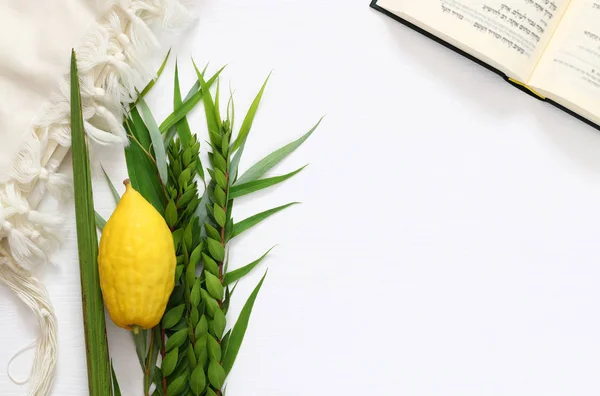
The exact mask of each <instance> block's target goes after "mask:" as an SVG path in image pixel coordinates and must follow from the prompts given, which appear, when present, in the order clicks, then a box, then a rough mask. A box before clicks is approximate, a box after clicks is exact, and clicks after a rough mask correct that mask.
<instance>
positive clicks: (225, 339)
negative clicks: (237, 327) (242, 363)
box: [221, 330, 231, 355]
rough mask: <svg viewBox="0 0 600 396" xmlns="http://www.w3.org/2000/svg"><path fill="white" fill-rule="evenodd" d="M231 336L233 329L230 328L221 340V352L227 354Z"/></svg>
mask: <svg viewBox="0 0 600 396" xmlns="http://www.w3.org/2000/svg"><path fill="white" fill-rule="evenodd" d="M229 337H231V330H228V331H227V333H225V335H224V336H223V339H222V340H221V354H222V355H225V354H226V353H227V347H228V346H229Z"/></svg>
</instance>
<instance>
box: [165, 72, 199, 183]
mask: <svg viewBox="0 0 600 396" xmlns="http://www.w3.org/2000/svg"><path fill="white" fill-rule="evenodd" d="M174 85H175V89H174V91H175V92H174V94H173V108H174V110H177V109H178V108H180V107H181V106H183V101H182V100H181V89H180V87H179V70H178V67H177V64H175V84H174ZM198 86H200V84H198ZM174 128H175V130H176V131H177V134H178V135H179V139H181V143H182V144H183V146H184V147H187V146H189V143H190V140H192V130H191V129H190V124H189V123H188V120H187V118H186V117H183V118H181V120H180V121H179V122H178V123H177V124H176V126H175V127H174ZM171 129H173V128H171ZM169 131H170V130H169ZM196 171H197V172H198V176H200V178H201V179H202V180H204V167H203V166H202V160H201V159H200V155H198V156H197V157H196Z"/></svg>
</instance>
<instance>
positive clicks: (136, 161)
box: [124, 108, 166, 213]
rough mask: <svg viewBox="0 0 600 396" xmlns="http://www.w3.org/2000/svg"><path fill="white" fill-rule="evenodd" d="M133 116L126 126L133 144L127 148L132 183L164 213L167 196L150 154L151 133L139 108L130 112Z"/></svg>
mask: <svg viewBox="0 0 600 396" xmlns="http://www.w3.org/2000/svg"><path fill="white" fill-rule="evenodd" d="M130 116H131V118H126V119H125V123H124V127H125V130H126V131H127V134H128V135H129V139H130V141H131V144H129V146H127V147H126V148H125V159H126V161H127V173H128V175H129V179H130V181H131V185H132V187H133V188H135V189H136V191H138V192H139V193H140V194H141V195H142V196H143V197H144V198H146V200H147V201H148V202H150V203H151V204H152V205H153V206H154V207H155V208H156V210H158V211H159V212H160V213H164V209H165V205H166V197H165V193H164V191H163V187H162V183H161V181H160V177H159V176H158V171H157V168H156V165H155V164H154V162H153V161H154V159H152V158H150V157H149V156H148V154H149V152H148V151H149V150H150V135H149V132H148V129H147V128H146V126H145V125H144V122H143V120H142V118H141V116H140V115H139V112H138V110H137V108H133V109H132V110H131V112H130Z"/></svg>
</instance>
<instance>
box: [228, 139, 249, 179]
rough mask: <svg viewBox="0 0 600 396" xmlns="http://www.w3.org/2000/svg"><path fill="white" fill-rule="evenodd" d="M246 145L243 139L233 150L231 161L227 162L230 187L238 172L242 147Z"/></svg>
mask: <svg viewBox="0 0 600 396" xmlns="http://www.w3.org/2000/svg"><path fill="white" fill-rule="evenodd" d="M245 147H246V141H245V140H244V141H243V142H242V144H241V145H240V148H239V149H238V150H237V151H236V152H235V154H234V156H233V159H232V160H231V163H230V164H229V186H230V187H231V186H232V185H233V184H234V183H235V181H236V179H237V174H238V167H239V165H240V160H241V159H242V154H243V153H244V148H245Z"/></svg>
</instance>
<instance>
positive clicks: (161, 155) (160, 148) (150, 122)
mask: <svg viewBox="0 0 600 396" xmlns="http://www.w3.org/2000/svg"><path fill="white" fill-rule="evenodd" d="M138 106H140V108H141V109H142V114H143V115H144V121H145V122H146V127H148V132H150V139H151V140H152V148H153V150H154V155H155V157H156V166H157V167H158V174H159V176H160V179H161V180H162V182H163V184H167V181H168V172H167V151H166V150H165V143H164V142H163V138H162V135H161V133H160V130H159V129H158V125H157V124H156V120H155V119H154V117H153V116H152V112H151V111H150V108H149V107H148V105H147V104H146V101H145V100H144V99H143V98H140V99H139V103H138Z"/></svg>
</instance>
